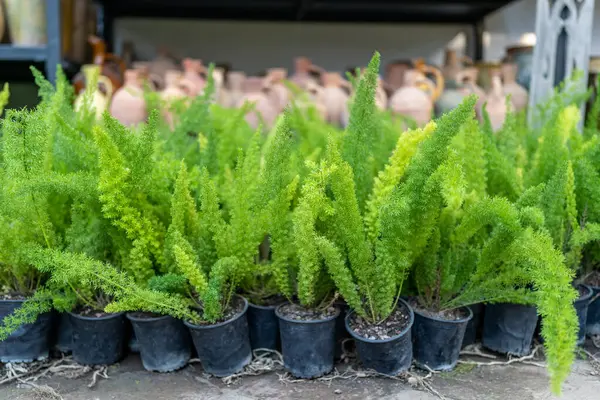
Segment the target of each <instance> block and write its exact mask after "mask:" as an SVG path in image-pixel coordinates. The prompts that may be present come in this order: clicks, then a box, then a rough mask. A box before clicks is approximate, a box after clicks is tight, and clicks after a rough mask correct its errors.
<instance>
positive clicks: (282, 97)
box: [266, 68, 290, 112]
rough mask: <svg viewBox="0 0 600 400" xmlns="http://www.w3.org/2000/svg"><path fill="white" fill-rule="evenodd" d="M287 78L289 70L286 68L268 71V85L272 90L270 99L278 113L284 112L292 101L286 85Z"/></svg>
mask: <svg viewBox="0 0 600 400" xmlns="http://www.w3.org/2000/svg"><path fill="white" fill-rule="evenodd" d="M286 78H287V70H286V69H285V68H271V69H269V70H268V71H267V77H266V80H267V85H268V86H269V87H270V88H271V90H270V91H269V98H270V99H271V101H272V102H273V104H274V105H275V108H277V111H278V112H282V111H283V110H284V109H285V107H286V106H287V105H288V103H289V101H290V92H289V91H288V88H287V87H286V86H285V85H284V81H285V79H286Z"/></svg>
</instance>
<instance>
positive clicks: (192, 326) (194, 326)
mask: <svg viewBox="0 0 600 400" xmlns="http://www.w3.org/2000/svg"><path fill="white" fill-rule="evenodd" d="M235 297H238V298H240V299H242V300H243V301H244V308H243V309H242V311H240V312H239V313H237V314H236V315H234V316H233V317H231V318H229V319H228V320H225V321H223V322H218V323H216V324H206V325H197V324H193V323H191V322H189V321H183V323H184V324H185V326H187V327H188V328H190V329H196V330H199V331H200V330H207V329H214V328H219V327H221V326H223V325H227V324H230V323H232V322H234V321H237V320H238V319H240V318H242V317H243V316H244V315H246V312H247V311H248V300H247V299H246V298H245V297H244V296H240V295H235Z"/></svg>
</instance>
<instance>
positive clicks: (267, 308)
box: [248, 301, 285, 311]
mask: <svg viewBox="0 0 600 400" xmlns="http://www.w3.org/2000/svg"><path fill="white" fill-rule="evenodd" d="M284 303H285V301H283V302H281V303H279V304H274V305H272V306H260V305H258V304H254V303H252V302H251V301H249V302H248V307H252V308H258V309H259V310H265V311H269V310H275V309H276V308H277V307H279V306H280V305H282V304H284Z"/></svg>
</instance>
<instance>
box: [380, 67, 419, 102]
mask: <svg viewBox="0 0 600 400" xmlns="http://www.w3.org/2000/svg"><path fill="white" fill-rule="evenodd" d="M412 67H413V66H412V62H411V61H408V60H402V61H394V62H392V63H390V64H388V65H387V66H386V68H385V82H386V84H387V86H388V87H389V93H388V95H390V96H391V95H392V94H393V93H394V92H395V91H396V90H398V89H400V88H401V87H402V86H403V85H404V74H405V73H406V71H408V70H409V69H412Z"/></svg>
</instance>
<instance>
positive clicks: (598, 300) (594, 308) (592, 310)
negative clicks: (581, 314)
mask: <svg viewBox="0 0 600 400" xmlns="http://www.w3.org/2000/svg"><path fill="white" fill-rule="evenodd" d="M591 288H592V291H593V292H594V293H593V294H592V299H591V300H592V301H591V302H590V303H589V305H588V312H587V320H586V325H585V332H586V333H587V335H588V336H594V335H600V286H591Z"/></svg>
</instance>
